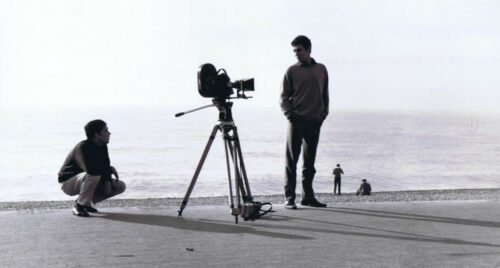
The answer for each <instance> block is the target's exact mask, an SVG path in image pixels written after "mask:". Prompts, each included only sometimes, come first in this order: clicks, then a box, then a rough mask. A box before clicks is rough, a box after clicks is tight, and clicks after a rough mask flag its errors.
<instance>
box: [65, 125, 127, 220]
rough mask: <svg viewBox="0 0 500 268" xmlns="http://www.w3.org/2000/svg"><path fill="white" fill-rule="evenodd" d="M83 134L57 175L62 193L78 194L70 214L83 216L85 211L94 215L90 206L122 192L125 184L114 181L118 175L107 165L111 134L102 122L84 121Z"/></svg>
mask: <svg viewBox="0 0 500 268" xmlns="http://www.w3.org/2000/svg"><path fill="white" fill-rule="evenodd" d="M85 134H86V135H87V139H86V140H84V141H81V142H79V143H78V144H77V145H76V146H75V148H73V150H72V151H71V152H70V153H69V155H68V156H67V157H66V160H65V161H64V164H63V166H62V167H61V170H60V171H59V176H58V181H59V183H60V185H61V189H62V191H63V192H64V193H66V194H67V195H70V196H74V195H78V198H77V199H76V201H75V204H74V205H73V209H72V211H73V214H74V215H76V216H83V217H86V216H89V214H88V212H92V213H96V212H97V209H95V208H93V207H92V205H93V204H96V203H98V202H101V201H103V200H105V199H108V198H110V197H112V196H115V195H118V194H121V193H123V192H124V191H125V183H124V182H123V181H121V180H118V178H119V177H118V172H117V171H116V169H115V168H114V167H113V166H111V165H110V160H109V155H108V146H107V144H108V143H109V136H110V135H111V133H110V132H109V130H108V127H107V125H106V122H104V121H102V120H93V121H90V122H88V123H87V124H86V125H85ZM112 175H114V177H115V178H114V179H112Z"/></svg>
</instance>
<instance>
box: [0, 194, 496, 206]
mask: <svg viewBox="0 0 500 268" xmlns="http://www.w3.org/2000/svg"><path fill="white" fill-rule="evenodd" d="M316 196H317V198H318V199H319V200H321V201H322V202H326V203H328V204H336V203H364V202H410V201H445V200H454V201H466V200H469V201H470V200H490V201H499V200H500V189H456V190H425V191H394V192H375V193H373V194H372V195H371V196H356V195H355V194H354V193H345V194H342V195H341V196H338V195H332V194H330V193H316ZM182 200H183V199H182V198H148V199H120V198H116V199H111V200H106V201H104V202H102V203H100V204H97V205H96V207H98V208H99V207H107V208H127V207H138V208H144V207H150V208H156V207H171V206H174V207H175V206H180V204H181V202H182ZM254 200H255V201H260V202H270V203H272V204H275V205H278V206H280V205H281V204H282V203H283V202H284V196H283V195H264V196H261V195H257V196H254ZM297 200H299V201H300V194H298V195H297ZM72 204H73V201H69V200H68V201H23V202H0V211H17V210H39V209H64V208H70V207H71V206H72ZM224 204H229V203H228V197H227V196H220V197H197V198H190V199H189V203H188V205H189V206H216V205H224Z"/></svg>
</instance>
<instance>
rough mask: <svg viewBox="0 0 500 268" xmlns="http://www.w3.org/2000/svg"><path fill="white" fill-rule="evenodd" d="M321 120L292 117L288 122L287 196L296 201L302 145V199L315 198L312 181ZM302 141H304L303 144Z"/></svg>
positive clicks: (288, 198)
mask: <svg viewBox="0 0 500 268" xmlns="http://www.w3.org/2000/svg"><path fill="white" fill-rule="evenodd" d="M321 124H322V123H321V122H308V121H303V120H300V119H292V120H291V121H289V122H288V133H287V141H286V171H285V176H286V177H285V197H286V199H287V200H289V201H293V202H295V188H296V185H297V162H298V160H299V155H300V149H301V148H300V147H301V146H302V150H303V155H302V157H303V160H304V165H303V167H302V200H310V199H313V198H314V191H313V187H312V182H313V179H314V174H315V173H316V169H314V161H315V160H316V149H317V147H318V141H319V133H320V129H321ZM302 141H304V143H303V144H302Z"/></svg>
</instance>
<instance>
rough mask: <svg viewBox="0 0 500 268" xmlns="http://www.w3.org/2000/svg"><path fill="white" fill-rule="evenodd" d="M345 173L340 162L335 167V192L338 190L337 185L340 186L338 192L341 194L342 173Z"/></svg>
mask: <svg viewBox="0 0 500 268" xmlns="http://www.w3.org/2000/svg"><path fill="white" fill-rule="evenodd" d="M342 174H344V171H343V170H342V169H341V168H340V164H337V167H336V168H334V169H333V175H335V178H334V179H333V194H335V193H336V192H337V186H338V189H339V191H338V194H339V195H341V193H340V184H341V175H342Z"/></svg>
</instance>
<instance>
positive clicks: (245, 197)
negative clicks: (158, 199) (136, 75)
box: [175, 99, 253, 223]
mask: <svg viewBox="0 0 500 268" xmlns="http://www.w3.org/2000/svg"><path fill="white" fill-rule="evenodd" d="M211 106H216V107H217V109H218V110H219V124H217V125H215V126H214V128H213V129H212V133H211V134H210V137H209V139H208V142H207V145H206V146H205V150H204V151H203V154H202V156H201V159H200V162H199V163H198V167H197V168H196V171H195V172H194V175H193V178H192V179H191V183H190V184H189V188H188V190H187V192H186V195H185V196H184V200H183V201H182V204H181V207H180V209H179V211H178V212H179V215H178V217H179V218H180V217H182V211H183V210H184V208H185V207H186V205H187V202H188V200H189V196H190V195H191V192H192V191H193V188H194V185H195V184H196V180H197V179H198V175H199V174H200V171H201V169H202V167H203V164H204V163H205V159H206V158H207V155H208V152H209V151H210V147H211V146H212V143H213V141H214V139H215V136H216V135H217V132H218V131H220V132H222V139H223V141H224V152H225V155H226V167H227V179H228V184H229V203H230V209H231V215H233V216H234V218H235V219H234V220H235V223H238V215H240V213H241V201H243V202H244V203H246V202H252V201H253V197H252V194H251V192H250V185H249V184H248V178H247V173H246V169H245V163H244V162H243V154H242V152H241V146H240V140H239V138H238V131H237V128H236V125H235V124H234V121H233V116H232V112H231V108H232V106H233V103H232V102H228V101H226V100H225V99H222V100H220V99H213V104H212V105H206V106H203V107H200V108H197V109H194V110H191V111H187V112H183V113H178V114H176V115H175V116H176V117H179V116H182V115H184V114H186V113H190V112H194V111H197V110H200V109H203V108H207V107H211ZM229 156H231V161H230V160H229ZM230 162H231V163H230ZM231 165H232V168H233V173H234V191H235V192H236V207H235V204H234V197H233V185H232V181H231Z"/></svg>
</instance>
